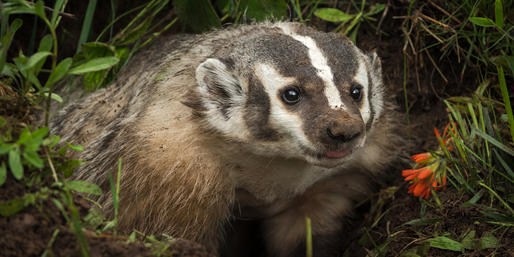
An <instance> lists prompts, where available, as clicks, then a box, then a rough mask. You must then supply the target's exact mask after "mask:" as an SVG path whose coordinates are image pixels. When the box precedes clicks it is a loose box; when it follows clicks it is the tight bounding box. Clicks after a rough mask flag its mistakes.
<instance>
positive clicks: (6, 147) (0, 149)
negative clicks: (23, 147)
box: [0, 143, 15, 154]
mask: <svg viewBox="0 0 514 257" xmlns="http://www.w3.org/2000/svg"><path fill="white" fill-rule="evenodd" d="M14 146H15V145H14V144H6V143H1V144H0V154H6V153H7V152H9V151H10V150H11V149H12V148H13V147H14Z"/></svg>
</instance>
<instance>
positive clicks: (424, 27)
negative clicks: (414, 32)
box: [419, 22, 444, 44]
mask: <svg viewBox="0 0 514 257" xmlns="http://www.w3.org/2000/svg"><path fill="white" fill-rule="evenodd" d="M419 25H420V26H421V28H423V29H424V30H425V31H426V32H428V34H430V35H431V36H432V37H433V38H435V39H436V40H437V41H439V43H441V44H442V43H444V41H443V40H442V39H440V38H439V37H438V36H436V35H435V34H434V33H433V32H432V31H431V30H430V29H428V27H427V26H425V24H423V22H420V23H419Z"/></svg>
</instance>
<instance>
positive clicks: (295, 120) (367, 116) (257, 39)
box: [196, 23, 383, 167]
mask: <svg viewBox="0 0 514 257" xmlns="http://www.w3.org/2000/svg"><path fill="white" fill-rule="evenodd" d="M226 49H228V50H225V51H220V54H219V55H220V58H210V59H207V60H206V61H204V62H203V63H202V64H200V65H199V66H198V68H197V70H196V79H197V82H198V85H199V87H198V92H199V95H200V98H201V103H202V106H203V108H204V111H203V117H204V119H205V121H206V122H207V124H209V126H210V127H211V128H213V129H215V130H217V131H218V132H220V133H222V134H223V135H224V136H225V137H227V138H228V139H229V140H233V141H235V142H238V143H240V144H241V145H243V146H244V147H246V148H248V149H249V150H250V151H251V152H253V153H255V154H259V155H266V156H277V157H284V158H297V159H302V160H305V161H307V162H309V163H311V164H313V165H318V166H323V167H334V166H338V165H341V164H343V163H344V162H346V161H347V160H348V159H349V158H351V157H352V156H353V154H354V153H355V152H356V150H358V149H359V148H360V147H362V146H363V145H364V144H365V143H366V134H368V133H369V131H370V130H371V129H373V126H374V124H373V123H374V122H375V121H376V120H377V119H378V117H379V116H380V115H381V111H382V105H383V102H382V90H383V89H382V82H381V67H380V61H379V60H378V58H377V57H376V55H375V54H372V55H365V54H363V53H362V52H361V51H360V50H359V49H358V48H356V47H355V46H354V45H353V44H352V43H351V42H350V41H349V40H347V39H346V38H344V37H342V36H340V35H336V34H327V33H321V32H316V31H313V30H311V29H308V28H306V27H303V26H300V25H297V24H290V23H285V24H281V25H279V26H278V27H276V28H272V29H270V30H269V31H267V33H264V34H263V33H262V32H261V33H259V34H257V35H248V36H246V38H242V39H241V40H240V41H238V42H236V43H234V44H232V45H231V46H227V47H226Z"/></svg>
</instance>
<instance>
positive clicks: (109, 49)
mask: <svg viewBox="0 0 514 257" xmlns="http://www.w3.org/2000/svg"><path fill="white" fill-rule="evenodd" d="M80 54H81V55H82V56H83V57H84V58H86V59H87V60H91V59H95V58H98V57H109V56H115V55H116V48H115V47H114V46H111V45H109V44H106V43H102V42H89V43H84V44H83V45H82V50H81V51H80Z"/></svg>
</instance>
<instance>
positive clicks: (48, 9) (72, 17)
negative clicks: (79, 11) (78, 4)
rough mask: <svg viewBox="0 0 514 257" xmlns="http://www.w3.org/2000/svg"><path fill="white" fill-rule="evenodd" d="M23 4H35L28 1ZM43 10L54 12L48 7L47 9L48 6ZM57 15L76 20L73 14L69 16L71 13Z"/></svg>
mask: <svg viewBox="0 0 514 257" xmlns="http://www.w3.org/2000/svg"><path fill="white" fill-rule="evenodd" d="M25 3H27V4H30V5H35V3H33V2H29V1H25ZM44 8H45V10H47V11H50V12H53V11H54V9H53V8H50V7H48V6H44ZM59 15H61V16H66V17H68V18H71V19H75V20H76V19H77V17H75V15H73V14H71V13H67V12H59Z"/></svg>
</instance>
